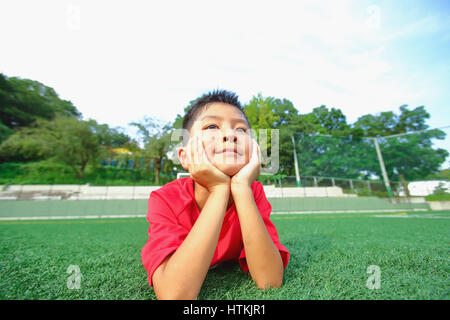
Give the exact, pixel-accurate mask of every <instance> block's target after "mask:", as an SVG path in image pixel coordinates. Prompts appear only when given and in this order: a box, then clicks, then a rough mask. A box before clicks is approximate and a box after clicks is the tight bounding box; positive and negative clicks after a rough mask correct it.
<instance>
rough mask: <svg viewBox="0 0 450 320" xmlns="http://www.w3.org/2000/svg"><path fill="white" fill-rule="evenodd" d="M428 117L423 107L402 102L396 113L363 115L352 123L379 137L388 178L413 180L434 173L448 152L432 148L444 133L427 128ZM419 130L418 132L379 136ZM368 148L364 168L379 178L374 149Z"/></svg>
mask: <svg viewBox="0 0 450 320" xmlns="http://www.w3.org/2000/svg"><path fill="white" fill-rule="evenodd" d="M429 117H430V115H429V113H428V112H426V110H425V107H424V106H420V107H417V108H415V109H413V110H409V109H408V106H407V105H402V106H400V114H398V115H397V114H395V113H394V112H392V111H389V112H382V113H379V114H377V115H365V116H362V117H360V118H359V119H358V120H357V121H356V122H355V124H354V127H355V128H360V129H362V130H363V132H364V136H366V137H378V138H379V139H378V142H379V145H380V149H381V152H382V155H383V160H384V162H385V166H386V171H387V173H388V176H389V178H390V179H392V180H397V181H398V180H401V181H403V182H404V181H405V180H409V181H413V180H419V179H425V178H426V177H427V176H429V175H431V174H435V173H437V172H438V171H439V168H440V166H441V165H442V163H443V162H444V161H445V159H446V157H448V155H449V153H448V152H447V151H446V150H444V149H433V139H439V140H442V139H444V138H445V132H443V131H441V130H437V129H435V130H428V128H429V126H428V125H427V124H426V120H427V119H428V118H429ZM420 130H422V132H417V133H414V134H408V135H403V136H398V137H392V138H382V137H386V136H390V135H397V134H404V133H413V132H416V131H420ZM426 130H428V131H426ZM371 143H373V142H372V141H371ZM372 150H373V151H372V152H370V153H368V154H367V155H366V157H365V163H366V168H367V169H368V170H369V171H370V172H372V173H373V174H376V175H378V176H379V177H381V169H380V165H379V162H378V158H377V157H376V153H375V149H374V148H372Z"/></svg>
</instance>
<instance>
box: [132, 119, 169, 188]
mask: <svg viewBox="0 0 450 320" xmlns="http://www.w3.org/2000/svg"><path fill="white" fill-rule="evenodd" d="M130 125H132V126H135V127H137V128H138V130H139V131H138V133H139V134H140V135H141V139H142V142H143V144H144V150H143V151H142V155H143V156H144V161H145V163H146V165H147V166H148V165H150V163H151V162H153V168H154V170H155V183H156V184H159V181H160V175H161V171H162V162H163V161H170V159H169V158H168V156H167V154H168V152H169V151H171V149H172V147H173V146H174V142H173V141H171V135H172V132H173V129H174V128H173V124H171V123H163V122H162V121H160V120H157V119H155V118H151V117H144V119H142V120H141V121H139V122H132V123H130ZM163 159H164V160H163Z"/></svg>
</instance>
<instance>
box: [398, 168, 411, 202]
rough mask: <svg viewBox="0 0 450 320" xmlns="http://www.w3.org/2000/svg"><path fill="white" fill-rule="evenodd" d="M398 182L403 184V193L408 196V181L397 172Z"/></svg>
mask: <svg viewBox="0 0 450 320" xmlns="http://www.w3.org/2000/svg"><path fill="white" fill-rule="evenodd" d="M398 177H399V179H400V182H401V184H402V186H403V190H405V195H406V196H407V197H408V198H409V197H410V196H411V195H410V193H409V189H408V183H407V182H406V180H405V176H404V175H403V174H399V175H398Z"/></svg>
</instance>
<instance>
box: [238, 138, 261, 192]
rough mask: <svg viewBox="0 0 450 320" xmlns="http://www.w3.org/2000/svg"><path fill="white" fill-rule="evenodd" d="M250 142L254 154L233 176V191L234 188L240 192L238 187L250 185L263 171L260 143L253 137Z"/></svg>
mask: <svg viewBox="0 0 450 320" xmlns="http://www.w3.org/2000/svg"><path fill="white" fill-rule="evenodd" d="M250 143H251V150H252V151H251V152H252V155H251V157H250V160H249V162H248V163H247V164H246V165H245V166H244V167H242V169H241V170H239V172H238V173H236V174H235V175H234V176H233V177H232V178H231V192H233V189H234V190H235V192H238V189H240V188H242V187H250V186H251V184H252V183H253V181H255V179H256V178H258V177H259V174H260V172H261V151H260V149H259V145H258V143H256V141H255V139H252V140H251V142H250Z"/></svg>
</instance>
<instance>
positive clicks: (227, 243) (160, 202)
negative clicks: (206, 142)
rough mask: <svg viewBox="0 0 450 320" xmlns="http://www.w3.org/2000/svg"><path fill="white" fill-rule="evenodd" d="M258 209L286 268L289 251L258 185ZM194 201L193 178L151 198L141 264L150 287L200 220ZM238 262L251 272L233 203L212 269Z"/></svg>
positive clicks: (255, 185) (255, 187) (166, 187)
mask: <svg viewBox="0 0 450 320" xmlns="http://www.w3.org/2000/svg"><path fill="white" fill-rule="evenodd" d="M251 188H252V191H253V196H254V198H255V203H256V206H257V207H258V210H259V212H260V214H261V216H262V218H263V221H264V223H265V225H266V228H267V231H268V232H269V235H270V237H271V238H272V241H273V242H274V244H275V246H276V247H277V248H278V250H279V251H280V254H281V258H282V260H283V268H286V266H287V264H288V261H289V251H287V249H286V248H285V247H284V246H283V245H282V244H281V243H280V240H279V238H278V233H277V230H276V229H275V226H274V224H273V223H272V221H270V220H269V216H270V212H271V211H272V206H271V205H270V203H269V201H268V200H267V198H266V195H265V193H264V188H263V186H262V184H261V182H259V181H254V182H253V183H252V185H251ZM199 214H200V213H199V210H198V207H197V203H196V202H195V197H194V180H192V179H191V178H190V177H187V178H181V179H177V180H174V181H172V182H170V183H168V184H166V185H164V186H162V187H161V188H159V189H158V190H155V191H153V192H152V193H151V194H150V198H149V200H148V213H147V221H148V222H149V223H150V227H149V229H148V235H149V238H148V241H147V243H146V244H145V246H144V247H143V248H142V252H141V258H142V264H143V265H144V267H145V269H146V270H147V273H148V283H149V285H150V286H152V276H153V273H154V272H155V270H156V269H157V268H158V267H159V265H160V264H161V263H162V262H163V261H164V259H165V258H166V257H167V256H168V255H170V254H171V253H173V252H174V251H176V250H177V249H178V247H179V246H180V245H181V243H183V241H184V239H185V238H186V237H187V235H188V234H189V231H190V230H191V228H192V227H193V225H194V223H195V221H196V220H197V218H198V216H199ZM232 259H237V260H239V264H240V266H241V268H242V270H243V271H244V272H246V273H247V272H248V266H247V261H246V258H245V250H244V244H243V241H242V233H241V226H240V224H239V218H238V214H237V212H236V206H235V204H234V203H233V204H232V205H231V207H230V208H229V209H228V210H227V212H226V214H225V217H224V220H223V224H222V229H221V232H220V236H219V241H218V243H217V247H216V251H215V252H214V257H213V259H212V261H211V266H214V265H216V264H218V263H221V262H224V261H227V260H232Z"/></svg>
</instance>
